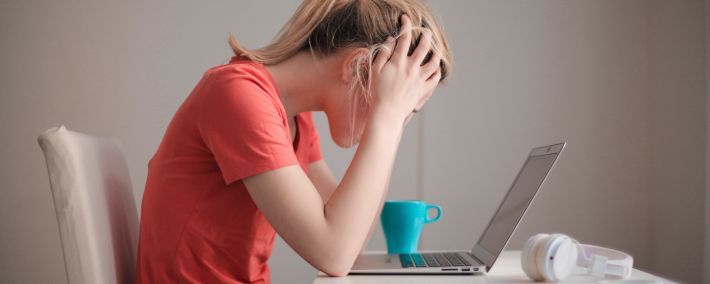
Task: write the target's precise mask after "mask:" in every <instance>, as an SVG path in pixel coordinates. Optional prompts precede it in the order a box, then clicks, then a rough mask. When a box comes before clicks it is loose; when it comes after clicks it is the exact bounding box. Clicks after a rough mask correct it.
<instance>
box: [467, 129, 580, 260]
mask: <svg viewBox="0 0 710 284" xmlns="http://www.w3.org/2000/svg"><path fill="white" fill-rule="evenodd" d="M566 145H567V143H566V142H562V143H558V144H552V145H548V146H542V147H537V148H533V149H532V150H531V151H530V154H529V155H528V157H527V159H526V160H525V163H523V165H522V166H521V167H520V170H519V171H518V174H517V176H516V177H515V179H514V180H513V183H511V184H510V188H509V189H508V192H507V193H506V194H505V197H504V198H503V201H502V202H501V203H500V204H499V205H498V209H496V211H495V213H494V214H493V216H491V219H490V221H488V225H486V228H485V229H484V230H483V234H481V236H480V237H479V238H478V241H477V242H476V245H474V246H473V248H472V249H471V251H470V253H471V255H472V256H473V257H475V258H476V259H478V260H479V261H481V262H482V263H483V264H484V265H485V267H486V272H488V271H490V269H491V267H492V266H493V264H494V263H495V262H496V260H497V259H498V256H500V253H501V252H502V251H503V249H504V248H505V247H506V246H507V245H508V242H510V237H511V236H512V235H513V234H514V233H515V230H517V228H518V226H519V225H520V221H521V220H522V219H523V218H524V217H525V214H526V213H527V212H528V209H529V208H530V204H532V202H533V201H535V198H536V197H537V194H538V193H539V192H540V188H542V187H543V186H544V185H545V182H546V181H547V178H548V177H549V176H550V172H552V169H553V168H554V167H555V165H556V164H557V161H558V160H559V156H560V153H562V150H563V149H564V148H565V146H566ZM550 154H557V157H555V161H554V162H553V163H552V165H551V166H550V169H549V170H548V171H547V174H545V177H544V178H543V180H542V183H540V186H539V187H538V188H537V190H535V194H534V195H533V197H532V198H531V199H530V203H528V206H527V207H526V208H525V210H524V211H523V214H522V215H520V218H519V219H518V221H517V222H516V223H515V227H514V228H513V230H512V231H511V232H510V234H509V235H508V236H507V237H506V240H505V244H504V245H503V247H502V248H501V249H500V251H498V252H489V251H488V250H487V249H485V248H484V247H483V246H481V245H480V242H481V239H483V236H485V234H486V233H487V232H488V229H489V227H490V226H491V224H492V223H493V220H494V217H495V214H497V213H498V211H500V209H501V207H502V206H503V203H505V199H507V198H508V196H509V195H510V193H511V192H512V191H513V186H514V185H515V183H516V182H518V178H520V174H522V172H523V169H525V166H527V164H528V162H529V161H530V158H533V157H536V156H543V155H550Z"/></svg>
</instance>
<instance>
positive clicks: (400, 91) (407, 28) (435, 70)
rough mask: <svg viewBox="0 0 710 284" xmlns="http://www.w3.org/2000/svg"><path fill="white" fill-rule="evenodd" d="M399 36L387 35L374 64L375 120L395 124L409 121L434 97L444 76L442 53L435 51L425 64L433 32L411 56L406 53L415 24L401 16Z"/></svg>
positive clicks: (427, 34) (372, 86) (427, 35)
mask: <svg viewBox="0 0 710 284" xmlns="http://www.w3.org/2000/svg"><path fill="white" fill-rule="evenodd" d="M401 22H402V28H401V33H400V36H399V38H398V39H397V40H396V42H395V40H394V39H393V38H388V39H387V42H386V43H385V46H384V48H383V49H382V50H380V52H379V53H378V54H377V57H376V58H375V60H374V61H373V63H372V70H371V73H372V77H371V80H372V84H371V88H372V91H373V99H374V104H373V109H372V111H373V112H372V113H373V116H372V120H378V119H392V120H394V121H393V122H395V123H400V125H401V124H402V123H404V122H405V120H407V118H408V117H409V116H410V114H411V113H412V112H413V111H418V110H419V108H421V107H422V106H423V105H424V103H425V102H426V100H427V99H429V97H430V96H431V94H432V93H433V91H434V88H436V86H437V85H438V83H439V79H440V78H441V70H440V67H439V63H440V61H441V55H440V54H439V53H436V52H434V54H433V55H432V58H431V60H429V61H428V62H427V63H426V64H424V65H422V61H423V60H424V58H425V57H426V55H427V53H428V52H429V50H430V48H431V41H432V39H431V37H432V35H431V32H429V31H428V30H425V31H424V32H423V33H422V38H421V40H420V41H419V45H418V46H417V48H416V49H415V50H414V52H413V53H412V55H407V52H408V51H409V46H410V43H411V40H412V23H411V21H410V19H409V17H407V16H406V15H402V19H401Z"/></svg>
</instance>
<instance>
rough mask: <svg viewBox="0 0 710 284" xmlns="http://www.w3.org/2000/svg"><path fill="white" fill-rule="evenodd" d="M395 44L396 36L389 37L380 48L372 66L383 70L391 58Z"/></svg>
mask: <svg viewBox="0 0 710 284" xmlns="http://www.w3.org/2000/svg"><path fill="white" fill-rule="evenodd" d="M394 44H395V42H394V38H392V37H387V40H386V41H385V42H384V44H383V45H382V48H380V50H379V51H378V52H377V55H376V56H375V60H374V61H373V62H372V68H373V69H374V70H378V71H379V70H381V69H382V67H383V66H385V63H387V61H388V60H390V56H392V50H393V49H394Z"/></svg>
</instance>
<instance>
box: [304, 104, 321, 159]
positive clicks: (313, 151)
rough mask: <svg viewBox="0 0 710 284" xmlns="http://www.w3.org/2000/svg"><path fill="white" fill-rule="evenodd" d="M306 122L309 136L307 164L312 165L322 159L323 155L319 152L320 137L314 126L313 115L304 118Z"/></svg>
mask: <svg viewBox="0 0 710 284" xmlns="http://www.w3.org/2000/svg"><path fill="white" fill-rule="evenodd" d="M306 120H307V122H308V127H310V128H311V129H310V131H309V133H310V134H311V135H310V137H309V139H308V141H309V149H308V163H309V164H310V163H313V162H317V161H320V160H322V159H323V153H322V152H321V149H320V136H319V135H318V129H316V125H315V123H314V121H313V113H309V114H308V115H307V116H306Z"/></svg>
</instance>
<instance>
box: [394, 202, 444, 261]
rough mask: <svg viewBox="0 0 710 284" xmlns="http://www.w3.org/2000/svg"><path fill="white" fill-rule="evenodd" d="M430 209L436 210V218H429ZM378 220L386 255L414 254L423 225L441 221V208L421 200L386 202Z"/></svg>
mask: <svg viewBox="0 0 710 284" xmlns="http://www.w3.org/2000/svg"><path fill="white" fill-rule="evenodd" d="M430 209H436V211H437V213H436V217H434V218H429V215H428V213H429V210H430ZM380 218H381V221H382V230H383V231H384V233H385V240H386V241H387V253H389V254H397V253H415V252H417V246H418V244H419V236H421V234H422V228H423V226H424V224H427V223H433V222H436V221H439V219H441V206H439V205H436V204H427V203H426V202H424V201H421V200H388V201H385V206H384V208H382V214H381V215H380Z"/></svg>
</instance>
